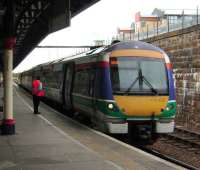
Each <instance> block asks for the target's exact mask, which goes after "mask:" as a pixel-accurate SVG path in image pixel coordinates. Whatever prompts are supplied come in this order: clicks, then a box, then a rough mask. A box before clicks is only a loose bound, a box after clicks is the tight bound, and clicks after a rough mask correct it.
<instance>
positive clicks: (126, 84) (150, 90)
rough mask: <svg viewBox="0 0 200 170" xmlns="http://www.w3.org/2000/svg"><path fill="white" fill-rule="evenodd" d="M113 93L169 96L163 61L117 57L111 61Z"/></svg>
mask: <svg viewBox="0 0 200 170" xmlns="http://www.w3.org/2000/svg"><path fill="white" fill-rule="evenodd" d="M110 67H111V70H110V74H111V82H112V88H113V93H116V94H122V93H127V94H149V95H155V94H168V84H167V75H166V68H165V63H164V61H163V60H161V59H154V58H147V57H146V58H145V57H144V58H141V57H116V58H111V59H110Z"/></svg>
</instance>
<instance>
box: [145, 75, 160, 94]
mask: <svg viewBox="0 0 200 170" xmlns="http://www.w3.org/2000/svg"><path fill="white" fill-rule="evenodd" d="M142 79H143V81H144V83H145V84H146V85H147V86H148V87H149V88H150V89H151V91H152V92H153V93H155V94H158V91H157V90H156V89H155V88H154V87H153V86H152V84H151V83H150V82H149V81H148V80H147V79H146V77H144V76H142Z"/></svg>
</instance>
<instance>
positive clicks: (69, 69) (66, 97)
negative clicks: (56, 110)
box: [63, 63, 74, 111]
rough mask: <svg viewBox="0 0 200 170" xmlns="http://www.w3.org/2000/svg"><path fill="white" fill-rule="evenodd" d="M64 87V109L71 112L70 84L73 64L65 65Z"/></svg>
mask: <svg viewBox="0 0 200 170" xmlns="http://www.w3.org/2000/svg"><path fill="white" fill-rule="evenodd" d="M64 75H65V76H64V86H63V99H64V100H63V101H64V107H65V109H67V110H68V111H70V110H72V108H73V105H72V94H71V92H72V83H73V75H74V63H67V64H66V65H65V74H64Z"/></svg>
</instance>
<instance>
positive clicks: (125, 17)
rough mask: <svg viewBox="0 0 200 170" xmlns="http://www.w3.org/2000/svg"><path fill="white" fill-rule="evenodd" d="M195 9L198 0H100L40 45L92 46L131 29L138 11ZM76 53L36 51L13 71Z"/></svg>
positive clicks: (149, 12)
mask: <svg viewBox="0 0 200 170" xmlns="http://www.w3.org/2000/svg"><path fill="white" fill-rule="evenodd" d="M197 6H199V8H200V0H137V1H136V0H100V1H99V2H98V3H96V4H94V5H93V6H91V7H90V8H88V9H86V10H85V11H83V12H81V13H80V14H78V15H77V16H75V17H74V18H72V19H71V24H70V27H68V28H65V29H62V30H60V31H57V32H55V33H52V34H50V35H48V36H47V37H46V38H45V39H44V40H43V41H41V43H40V44H39V45H53V46H55V45H56V46H58V45H65V46H67V45H94V40H105V42H110V41H111V38H112V37H113V36H115V35H116V34H117V28H130V25H131V23H132V22H134V21H135V13H136V12H138V11H140V12H141V14H142V15H150V14H151V13H152V11H153V9H155V8H159V9H179V11H181V10H182V9H197ZM187 11H190V10H187ZM199 13H200V12H199ZM82 50H83V49H82ZM76 52H81V49H78V50H77V49H61V48H57V49H45V48H44V49H38V48H37V49H34V50H33V51H32V52H30V53H29V54H28V56H26V58H25V59H24V60H23V61H22V62H21V63H20V64H19V65H18V67H17V68H15V70H14V72H22V71H24V70H28V69H30V68H31V67H33V66H35V65H38V64H41V63H44V62H48V61H52V60H55V59H59V58H63V57H67V56H70V55H72V54H75V53H76Z"/></svg>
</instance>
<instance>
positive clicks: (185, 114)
mask: <svg viewBox="0 0 200 170" xmlns="http://www.w3.org/2000/svg"><path fill="white" fill-rule="evenodd" d="M145 41H146V42H149V43H152V44H154V45H156V46H158V47H161V48H162V49H164V50H165V52H167V54H168V55H169V56H170V59H171V62H172V64H173V71H174V77H175V85H176V99H177V104H178V105H177V106H178V107H177V116H176V122H177V124H179V125H184V126H186V127H187V128H189V129H194V130H196V129H198V130H200V25H196V26H192V27H190V28H187V29H184V30H179V31H174V32H170V33H166V34H162V35H160V36H157V37H153V38H149V39H146V40H145Z"/></svg>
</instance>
